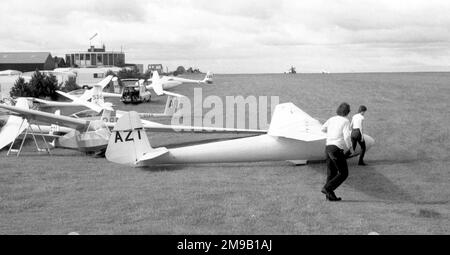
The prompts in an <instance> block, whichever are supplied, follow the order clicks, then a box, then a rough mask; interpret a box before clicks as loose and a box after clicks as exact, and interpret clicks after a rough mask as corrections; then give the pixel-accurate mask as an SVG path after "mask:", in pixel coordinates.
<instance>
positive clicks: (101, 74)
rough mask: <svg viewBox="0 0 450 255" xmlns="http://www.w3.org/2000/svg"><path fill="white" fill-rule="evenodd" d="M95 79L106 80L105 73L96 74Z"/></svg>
mask: <svg viewBox="0 0 450 255" xmlns="http://www.w3.org/2000/svg"><path fill="white" fill-rule="evenodd" d="M94 78H105V74H104V73H94Z"/></svg>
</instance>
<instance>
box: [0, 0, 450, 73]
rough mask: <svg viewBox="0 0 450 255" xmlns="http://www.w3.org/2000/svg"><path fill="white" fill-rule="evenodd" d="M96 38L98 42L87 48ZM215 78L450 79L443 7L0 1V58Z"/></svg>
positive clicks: (369, 0)
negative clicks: (96, 61)
mask: <svg viewBox="0 0 450 255" xmlns="http://www.w3.org/2000/svg"><path fill="white" fill-rule="evenodd" d="M96 33H97V34H98V35H97V36H96V37H95V38H94V39H92V40H91V41H89V38H90V37H91V36H93V35H94V34H96ZM90 43H91V44H93V45H96V46H100V45H102V44H105V45H106V49H107V50H115V51H120V50H121V49H122V50H123V51H124V52H125V54H126V62H127V63H138V64H144V66H146V65H147V64H150V63H161V64H163V65H164V66H167V67H168V69H169V70H174V69H176V67H177V66H179V65H182V66H184V67H194V68H199V69H200V70H201V71H212V72H214V73H280V72H281V73H282V72H285V71H287V70H288V69H289V67H290V66H295V67H296V69H297V72H300V73H302V72H304V73H310V72H415V71H450V1H446V0H420V1H419V0H407V1H406V0H405V1H403V0H353V1H350V0H276V1H270V0H221V1H218V0H146V1H140V0H127V1H116V0H64V1H60V0H59V1H55V0H40V1H31V0H29V1H26V0H2V2H1V5H0V52H1V51H3V52H4V51H49V52H51V53H52V55H53V56H61V57H62V56H64V55H65V54H66V53H70V52H73V51H79V50H86V49H87V48H88V47H89V45H90Z"/></svg>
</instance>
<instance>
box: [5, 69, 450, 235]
mask: <svg viewBox="0 0 450 255" xmlns="http://www.w3.org/2000/svg"><path fill="white" fill-rule="evenodd" d="M449 81H450V74H447V73H437V74H433V73H425V74H340V75H337V74H331V75H296V76H282V75H234V76H233V75H223V76H222V75H216V77H215V84H214V85H211V86H208V87H205V90H204V91H203V94H204V96H206V95H209V94H215V95H219V96H226V95H235V94H242V95H250V94H256V95H271V94H272V95H273V94H274V95H276V94H278V95H280V102H286V101H293V102H294V103H295V104H297V105H298V106H299V107H301V108H302V109H303V110H305V111H306V112H308V113H310V114H311V115H312V116H314V117H317V118H319V119H326V118H328V117H329V116H331V115H332V114H333V112H334V110H335V109H334V108H335V107H336V106H337V105H338V104H339V103H340V102H341V101H347V102H349V103H350V104H351V105H352V109H353V111H354V110H356V108H357V106H358V105H359V104H366V105H367V106H368V108H369V111H368V113H367V133H369V134H370V135H371V136H373V137H374V138H375V139H376V142H377V144H376V146H375V147H374V148H372V150H370V151H369V152H368V153H367V162H368V163H369V166H367V167H360V166H357V165H356V164H355V163H356V162H355V161H356V160H355V159H352V160H350V161H349V167H350V176H349V179H348V180H347V181H346V182H345V183H344V184H343V185H342V186H341V187H340V188H339V189H338V190H337V194H338V195H339V196H342V197H343V198H344V201H342V202H339V203H330V202H327V201H325V199H324V197H323V195H322V194H321V193H320V188H321V186H322V185H323V183H324V180H325V171H326V169H325V165H324V164H322V163H315V164H309V165H307V166H292V165H290V164H289V163H286V162H267V163H251V164H250V163H249V164H205V165H185V166H165V167H156V168H129V167H124V166H120V165H116V164H113V163H109V162H107V161H106V160H105V159H104V158H93V157H90V156H86V155H83V154H82V153H79V152H73V151H67V150H61V149H57V150H55V151H53V156H46V155H36V154H35V153H32V146H31V145H28V146H27V147H26V152H25V153H24V155H23V156H21V157H19V158H15V157H6V152H5V151H2V152H1V153H0V157H1V161H0V169H1V170H0V171H1V174H0V215H1V217H0V233H2V234H67V233H69V232H72V231H75V232H79V233H80V234H367V233H369V232H371V231H376V232H378V233H380V234H449V233H450V225H449V223H450V210H449V201H448V200H449V197H450V187H449V186H450V185H449V184H450V174H449V168H448V164H449V144H450V143H449V128H448V127H449V124H450V118H449V117H450V116H449V113H448V110H447V109H448V106H449V105H448V100H447V98H448V95H450V93H449V92H450V89H449V86H448V82H449ZM177 91H178V92H180V93H182V94H186V95H188V96H192V87H189V86H186V87H180V88H179V90H177ZM233 91H234V92H233ZM163 103H164V102H163V100H160V101H158V102H156V103H154V104H141V105H139V106H137V107H136V108H137V110H139V111H145V110H147V109H148V111H161V110H162V108H163V107H164V105H163ZM118 106H119V107H122V106H121V105H120V103H118ZM127 107H129V106H126V107H122V109H125V108H127ZM352 113H353V112H352ZM149 136H150V137H151V141H152V145H154V146H160V145H165V144H171V143H176V142H186V141H193V140H199V139H205V138H214V137H223V135H219V136H217V135H211V134H209V135H201V134H194V135H180V134H175V135H173V134H156V133H155V134H149Z"/></svg>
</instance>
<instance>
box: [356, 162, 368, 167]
mask: <svg viewBox="0 0 450 255" xmlns="http://www.w3.org/2000/svg"><path fill="white" fill-rule="evenodd" d="M358 165H359V166H367V164H366V163H365V162H364V161H360V162H358Z"/></svg>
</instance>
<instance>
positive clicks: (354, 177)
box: [310, 161, 414, 203]
mask: <svg viewBox="0 0 450 255" xmlns="http://www.w3.org/2000/svg"><path fill="white" fill-rule="evenodd" d="M371 162H372V161H370V163H371ZM310 167H311V168H312V169H314V170H316V171H318V172H321V173H323V174H324V175H326V165H325V164H318V163H314V164H311V165H310ZM344 185H349V186H350V187H352V188H353V189H355V190H357V191H359V192H362V193H364V194H366V195H369V196H371V197H373V198H376V199H379V200H378V201H374V200H365V201H364V200H345V202H371V203H372V202H386V201H391V202H414V200H413V198H412V197H411V196H410V195H409V194H408V193H407V192H406V191H404V190H402V189H401V188H400V187H398V186H397V185H396V184H394V183H393V182H392V181H391V180H389V179H388V178H387V177H386V176H384V175H383V174H381V173H378V172H377V171H376V169H375V168H374V167H372V166H370V165H369V166H364V167H358V166H355V165H352V163H350V162H349V177H348V179H347V180H346V181H345V182H344ZM380 200H381V201H380Z"/></svg>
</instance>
